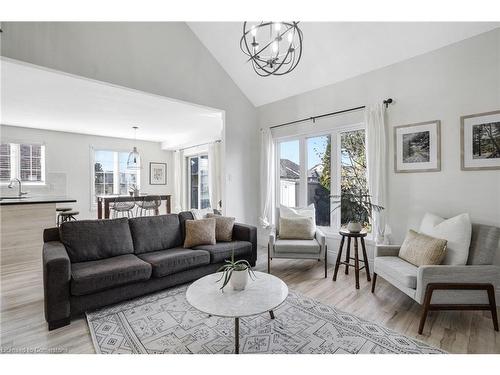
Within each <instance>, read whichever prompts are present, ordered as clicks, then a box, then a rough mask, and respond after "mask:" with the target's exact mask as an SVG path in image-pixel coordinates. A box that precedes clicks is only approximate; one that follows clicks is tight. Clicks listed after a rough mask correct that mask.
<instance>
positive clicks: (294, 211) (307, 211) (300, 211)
mask: <svg viewBox="0 0 500 375" xmlns="http://www.w3.org/2000/svg"><path fill="white" fill-rule="evenodd" d="M280 217H285V218H287V219H290V218H294V217H309V218H311V219H312V220H313V224H314V226H316V209H315V208H314V203H311V204H310V205H309V206H307V207H287V206H283V205H280Z"/></svg>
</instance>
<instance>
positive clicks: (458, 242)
mask: <svg viewBox="0 0 500 375" xmlns="http://www.w3.org/2000/svg"><path fill="white" fill-rule="evenodd" d="M420 233H423V234H426V235H428V236H432V237H435V238H441V239H443V240H446V241H448V244H447V247H446V255H445V257H444V260H443V262H442V263H441V264H447V265H454V266H460V265H462V266H463V265H465V264H467V258H468V257H469V246H470V238H471V235H472V223H471V221H470V216H469V214H461V215H457V216H455V217H452V218H450V219H444V218H442V217H440V216H437V215H434V214H430V213H426V214H425V215H424V218H423V219H422V222H421V223H420Z"/></svg>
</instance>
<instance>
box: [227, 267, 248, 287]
mask: <svg viewBox="0 0 500 375" xmlns="http://www.w3.org/2000/svg"><path fill="white" fill-rule="evenodd" d="M247 282H248V270H244V271H233V273H232V275H231V279H229V284H230V285H231V286H232V287H233V289H234V290H244V289H245V287H246V286H247Z"/></svg>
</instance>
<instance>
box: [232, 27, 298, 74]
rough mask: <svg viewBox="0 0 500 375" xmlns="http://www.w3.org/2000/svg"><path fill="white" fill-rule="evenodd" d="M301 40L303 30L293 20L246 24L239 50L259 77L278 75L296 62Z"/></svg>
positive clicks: (293, 67)
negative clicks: (246, 57)
mask: <svg viewBox="0 0 500 375" xmlns="http://www.w3.org/2000/svg"><path fill="white" fill-rule="evenodd" d="M302 40H303V35H302V30H300V29H299V27H298V22H295V21H290V22H287V21H281V22H272V21H263V22H257V23H251V22H245V23H243V36H242V37H241V39H240V48H241V50H242V51H243V53H244V54H245V55H247V56H248V57H249V59H248V61H251V62H252V67H253V70H255V73H257V74H258V75H259V76H261V77H267V76H270V75H275V76H281V75H284V74H287V73H290V72H291V71H292V70H294V69H295V67H296V66H297V64H298V63H299V61H300V58H301V57H302Z"/></svg>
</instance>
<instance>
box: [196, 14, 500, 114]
mask: <svg viewBox="0 0 500 375" xmlns="http://www.w3.org/2000/svg"><path fill="white" fill-rule="evenodd" d="M188 25H189V27H190V28H191V29H192V30H193V32H194V33H195V34H196V35H197V36H198V38H199V39H200V40H201V42H202V43H203V44H204V45H205V46H206V47H207V48H208V49H209V50H210V52H211V53H212V54H213V56H214V57H215V58H216V59H217V61H218V62H219V63H220V64H221V65H222V67H223V68H224V69H225V70H226V71H227V73H228V74H229V75H230V76H231V78H232V79H233V80H234V82H235V83H236V84H237V85H238V86H239V87H240V89H241V90H242V91H243V92H244V93H245V95H247V97H248V98H249V99H250V101H252V103H253V104H254V105H256V106H260V105H263V104H267V103H270V102H273V101H277V100H280V99H284V98H287V97H289V96H293V95H297V94H300V93H303V92H306V91H310V90H313V89H316V88H319V87H323V86H326V85H329V84H332V83H335V82H339V81H343V80H345V79H348V78H351V77H355V76H357V75H360V74H363V73H366V72H369V71H372V70H375V69H378V68H382V67H384V66H387V65H391V64H394V63H396V62H399V61H403V60H406V59H409V58H411V57H414V56H417V55H421V54H423V53H426V52H430V51H433V50H435V49H438V48H441V47H444V46H446V45H449V44H452V43H455V42H458V41H460V40H463V39H467V38H470V37H472V36H474V35H477V34H481V33H483V32H486V31H489V30H492V29H494V28H496V27H499V26H500V23H480V22H434V23H431V22H378V23H377V22H354V23H352V22H301V23H300V24H299V26H300V28H301V29H302V31H303V32H304V45H303V55H302V60H301V61H300V63H299V65H298V66H297V68H296V69H295V70H294V71H293V72H291V73H290V74H287V75H284V76H277V77H276V76H270V77H259V76H257V74H255V72H254V71H253V69H252V67H251V66H250V65H249V63H247V61H246V60H247V58H246V56H245V55H244V54H243V53H242V52H241V50H240V47H239V41H240V38H241V35H242V25H243V22H189V23H188Z"/></svg>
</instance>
